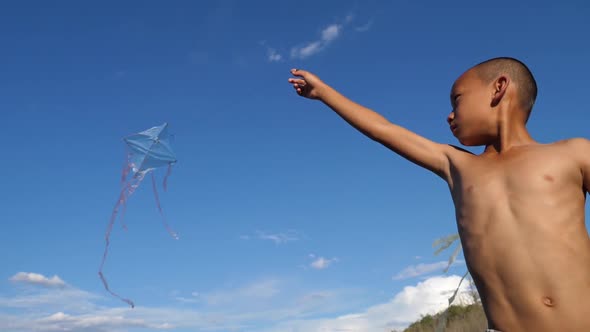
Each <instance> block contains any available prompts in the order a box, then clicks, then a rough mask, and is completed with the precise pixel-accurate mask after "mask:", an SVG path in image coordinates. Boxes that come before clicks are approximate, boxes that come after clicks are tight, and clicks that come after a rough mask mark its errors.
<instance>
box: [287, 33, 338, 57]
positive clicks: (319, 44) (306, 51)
mask: <svg viewBox="0 0 590 332" xmlns="http://www.w3.org/2000/svg"><path fill="white" fill-rule="evenodd" d="M341 32H342V25H341V24H331V25H329V26H327V27H326V28H324V29H323V30H322V32H321V38H320V39H319V40H314V41H311V42H308V43H306V44H304V45H302V46H297V47H293V48H292V49H291V58H294V59H305V58H307V57H310V56H312V55H314V54H316V53H318V52H320V51H321V50H323V49H324V48H326V47H327V46H328V45H329V44H330V43H331V42H333V41H334V40H336V38H338V37H339V36H340V35H341Z"/></svg>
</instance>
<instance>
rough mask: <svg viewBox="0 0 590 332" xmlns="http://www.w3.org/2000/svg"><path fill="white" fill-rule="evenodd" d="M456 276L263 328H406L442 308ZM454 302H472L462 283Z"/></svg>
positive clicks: (299, 331)
mask: <svg viewBox="0 0 590 332" xmlns="http://www.w3.org/2000/svg"><path fill="white" fill-rule="evenodd" d="M460 279H461V277H459V276H455V275H454V276H448V277H433V278H430V279H427V280H424V281H423V282H420V283H418V284H417V285H416V286H408V287H405V288H404V289H403V290H402V291H401V292H399V293H397V294H396V295H395V296H394V297H393V298H392V299H391V300H389V301H387V302H385V303H379V304H375V305H372V306H369V307H368V308H366V309H365V310H362V311H359V312H350V313H347V314H343V315H339V316H336V317H332V318H323V319H300V320H290V321H283V322H281V323H279V324H277V325H275V326H273V327H272V328H269V329H266V330H263V331H264V332H278V331H292V332H303V331H391V330H394V329H395V330H401V329H404V328H406V327H407V326H408V325H409V324H410V323H411V322H413V321H415V320H417V319H419V318H420V316H422V315H425V314H434V313H436V312H439V311H441V310H443V309H445V308H446V306H447V305H448V301H447V299H448V297H449V294H450V293H452V292H453V290H454V289H455V288H456V287H457V285H458V284H459V280H460ZM453 303H454V304H457V303H463V304H468V303H472V300H471V297H470V295H469V288H468V286H467V285H466V284H465V283H464V284H462V286H461V289H460V291H459V296H458V297H457V298H456V300H455V302H453Z"/></svg>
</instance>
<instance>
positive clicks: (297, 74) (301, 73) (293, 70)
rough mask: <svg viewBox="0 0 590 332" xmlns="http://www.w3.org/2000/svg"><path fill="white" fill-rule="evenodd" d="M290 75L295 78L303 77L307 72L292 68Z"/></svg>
mask: <svg viewBox="0 0 590 332" xmlns="http://www.w3.org/2000/svg"><path fill="white" fill-rule="evenodd" d="M291 74H293V75H295V76H302V77H305V75H306V74H307V72H306V71H305V70H301V69H295V68H293V69H291Z"/></svg>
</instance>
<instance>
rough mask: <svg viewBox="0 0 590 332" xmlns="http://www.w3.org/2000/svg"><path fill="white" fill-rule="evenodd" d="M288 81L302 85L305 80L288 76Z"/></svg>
mask: <svg viewBox="0 0 590 332" xmlns="http://www.w3.org/2000/svg"><path fill="white" fill-rule="evenodd" d="M289 83H293V84H301V85H304V84H305V83H306V82H305V80H302V79H295V78H290V79H289Z"/></svg>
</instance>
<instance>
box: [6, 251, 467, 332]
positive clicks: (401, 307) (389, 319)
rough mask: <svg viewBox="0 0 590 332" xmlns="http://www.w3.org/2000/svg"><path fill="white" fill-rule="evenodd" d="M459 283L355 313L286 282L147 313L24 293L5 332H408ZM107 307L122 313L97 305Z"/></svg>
mask: <svg viewBox="0 0 590 332" xmlns="http://www.w3.org/2000/svg"><path fill="white" fill-rule="evenodd" d="M314 258H316V256H314ZM459 279H460V277H458V276H449V277H433V278H429V279H427V280H424V281H422V282H420V283H418V284H417V285H412V286H408V287H405V288H404V289H403V290H401V291H400V292H399V293H397V294H395V295H394V296H392V298H391V300H389V301H386V302H384V303H376V304H374V305H370V306H366V307H364V309H353V308H359V304H360V303H363V301H364V300H362V293H359V292H355V291H350V290H322V289H317V290H312V291H304V292H297V291H295V292H293V289H294V287H293V285H292V284H288V283H287V281H284V280H278V279H268V278H267V279H262V280H259V281H256V282H252V283H249V284H246V285H242V286H240V287H235V288H224V289H222V290H219V291H214V292H207V291H205V292H198V293H197V292H192V293H190V295H187V296H186V298H188V299H195V300H199V302H198V303H197V302H195V303H194V304H191V305H190V306H189V307H186V306H182V307H167V306H160V307H145V306H142V305H141V304H140V303H138V306H136V307H135V308H134V309H129V308H128V307H127V306H125V305H123V304H121V303H119V301H117V300H116V299H112V298H111V297H106V296H98V295H95V294H92V293H89V292H86V291H83V290H80V289H76V288H75V287H73V286H68V287H65V288H43V289H41V292H37V293H34V292H33V293H32V292H31V290H30V289H26V290H25V289H21V290H20V291H21V292H23V294H18V295H15V296H13V297H5V296H0V330H1V331H14V332H24V331H41V332H45V331H77V332H106V331H127V330H130V329H133V330H136V329H137V330H151V331H157V330H168V329H170V330H174V329H183V330H198V331H231V330H240V331H242V330H248V331H252V330H256V331H263V330H264V328H263V327H266V328H267V330H266V331H268V332H271V331H292V332H296V331H336V330H354V331H367V332H369V331H387V329H392V328H403V327H405V326H407V325H408V324H409V323H410V322H412V321H414V320H416V319H417V318H419V317H420V315H423V314H427V313H434V312H437V311H440V310H441V309H444V308H445V307H446V306H447V299H448V297H450V295H451V294H452V292H453V290H454V289H455V288H456V287H457V284H458V282H459ZM295 288H296V287H295ZM15 289H16V290H17V291H18V290H19V289H18V288H15ZM467 290H468V286H467V283H464V284H463V285H462V287H461V292H460V296H458V299H461V300H462V301H464V302H468V300H466V298H467V297H466V295H465V294H466V293H467ZM173 294H174V295H178V293H177V292H173ZM108 300H111V301H112V302H113V303H117V305H120V306H119V307H106V306H105V305H101V304H100V303H101V302H105V301H108ZM360 308H363V307H360ZM4 309H8V310H4ZM343 313H344V314H343Z"/></svg>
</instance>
